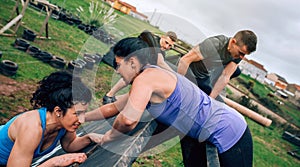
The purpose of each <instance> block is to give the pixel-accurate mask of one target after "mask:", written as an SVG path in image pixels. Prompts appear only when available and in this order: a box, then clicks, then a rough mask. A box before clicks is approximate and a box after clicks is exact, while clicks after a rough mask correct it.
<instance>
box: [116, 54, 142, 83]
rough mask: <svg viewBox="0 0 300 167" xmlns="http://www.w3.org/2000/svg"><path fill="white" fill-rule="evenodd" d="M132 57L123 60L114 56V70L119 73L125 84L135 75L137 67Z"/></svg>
mask: <svg viewBox="0 0 300 167" xmlns="http://www.w3.org/2000/svg"><path fill="white" fill-rule="evenodd" d="M133 59H134V57H131V58H129V60H127V61H125V60H124V58H122V57H118V56H116V64H117V66H116V71H117V73H118V74H120V75H121V77H122V78H123V80H124V82H125V83H126V84H130V83H131V82H132V81H133V79H134V78H135V77H136V75H137V71H136V69H137V68H138V67H137V66H138V65H137V64H136V61H133Z"/></svg>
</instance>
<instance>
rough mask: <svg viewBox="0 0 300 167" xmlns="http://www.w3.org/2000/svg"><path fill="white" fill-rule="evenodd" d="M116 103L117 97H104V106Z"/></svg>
mask: <svg viewBox="0 0 300 167" xmlns="http://www.w3.org/2000/svg"><path fill="white" fill-rule="evenodd" d="M115 101H117V99H116V97H115V96H113V97H109V96H106V95H105V96H104V97H103V102H102V103H103V105H105V104H108V103H113V102H115Z"/></svg>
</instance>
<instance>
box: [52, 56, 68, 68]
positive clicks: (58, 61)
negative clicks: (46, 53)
mask: <svg viewBox="0 0 300 167" xmlns="http://www.w3.org/2000/svg"><path fill="white" fill-rule="evenodd" d="M49 64H50V65H51V66H52V67H54V68H58V69H64V68H65V66H66V61H65V60H64V59H63V58H60V57H57V56H53V57H52V59H51V60H50V62H49Z"/></svg>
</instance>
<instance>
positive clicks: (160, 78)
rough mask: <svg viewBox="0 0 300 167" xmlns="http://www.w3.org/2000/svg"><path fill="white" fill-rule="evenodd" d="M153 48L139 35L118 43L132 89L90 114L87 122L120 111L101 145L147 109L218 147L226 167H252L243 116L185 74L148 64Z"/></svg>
mask: <svg viewBox="0 0 300 167" xmlns="http://www.w3.org/2000/svg"><path fill="white" fill-rule="evenodd" d="M149 49H151V48H147V44H145V42H143V41H142V40H140V39H138V38H134V37H132V38H125V39H123V40H121V41H119V42H118V43H117V44H116V45H115V47H114V54H115V69H116V72H117V73H118V74H120V75H121V77H122V78H123V80H124V82H126V83H127V84H131V88H130V91H129V93H127V94H124V95H121V96H119V97H118V98H117V101H115V102H114V103H110V104H106V105H103V106H101V107H100V108H97V109H95V110H93V111H91V112H88V113H86V114H85V121H94V120H100V119H105V118H108V117H112V116H115V115H117V116H116V119H115V121H114V123H113V128H112V129H111V130H109V131H107V132H106V133H105V134H104V135H103V136H102V139H101V142H99V144H103V143H107V142H111V141H112V140H114V139H116V138H118V137H120V136H121V135H122V133H127V132H129V131H131V130H132V129H134V128H135V126H136V125H137V124H138V122H139V120H140V119H141V116H142V114H143V112H144V111H145V109H147V110H148V111H149V113H150V114H151V115H152V116H153V117H154V118H155V119H156V120H157V121H159V122H161V123H164V124H166V125H168V126H173V127H175V128H176V129H178V130H179V131H180V132H182V133H184V134H185V135H188V136H190V137H192V138H194V139H197V140H198V141H199V142H203V141H208V142H210V143H212V144H213V145H215V146H216V147H217V148H218V154H219V157H220V164H221V166H230V167H231V166H239V167H240V166H247V167H248V166H249V167H251V166H252V157H253V149H252V137H251V134H250V131H249V129H248V127H247V124H246V121H245V120H244V118H243V117H242V116H241V115H240V114H239V113H237V111H235V110H234V109H232V108H230V107H228V106H226V105H225V104H223V103H219V102H217V101H215V100H213V99H211V98H210V97H209V96H207V95H206V94H205V93H204V92H203V91H201V90H200V89H199V88H198V87H197V86H196V85H194V84H193V83H192V82H190V81H189V80H188V79H186V78H185V77H183V76H181V75H179V74H177V73H175V72H172V71H168V70H165V69H161V68H159V67H157V66H151V65H149V63H148V57H149ZM120 132H122V133H120Z"/></svg>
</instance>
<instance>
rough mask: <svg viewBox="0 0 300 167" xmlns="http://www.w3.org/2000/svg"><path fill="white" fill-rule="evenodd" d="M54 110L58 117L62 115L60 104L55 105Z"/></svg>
mask: <svg viewBox="0 0 300 167" xmlns="http://www.w3.org/2000/svg"><path fill="white" fill-rule="evenodd" d="M53 112H54V114H55V115H56V116H57V117H61V116H62V111H61V109H60V107H58V106H55V107H54V109H53Z"/></svg>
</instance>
